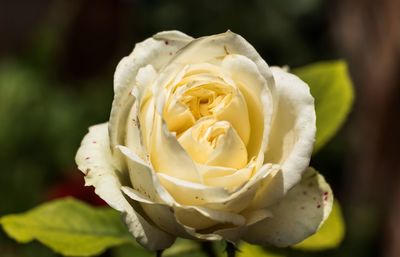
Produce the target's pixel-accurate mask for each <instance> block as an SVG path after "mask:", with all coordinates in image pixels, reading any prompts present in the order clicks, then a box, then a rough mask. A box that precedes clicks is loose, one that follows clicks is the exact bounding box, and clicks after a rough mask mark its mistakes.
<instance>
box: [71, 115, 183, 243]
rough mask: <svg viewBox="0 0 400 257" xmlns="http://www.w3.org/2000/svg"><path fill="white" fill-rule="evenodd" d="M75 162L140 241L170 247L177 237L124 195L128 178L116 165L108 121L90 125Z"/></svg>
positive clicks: (87, 180)
mask: <svg viewBox="0 0 400 257" xmlns="http://www.w3.org/2000/svg"><path fill="white" fill-rule="evenodd" d="M76 163H77V164H78V168H79V169H80V170H81V171H82V172H83V173H85V175H86V176H85V181H86V185H87V186H89V185H91V186H94V187H95V192H96V194H97V195H99V196H100V197H101V198H102V199H103V200H105V201H106V202H107V203H108V204H109V205H110V206H111V207H113V208H114V209H116V210H118V211H120V212H122V213H123V216H124V219H125V221H126V222H127V224H128V228H129V230H130V231H131V233H132V234H133V236H134V237H135V238H136V240H137V241H138V242H139V243H140V244H142V245H143V246H145V247H146V248H148V249H152V250H157V249H164V248H167V247H169V246H170V245H171V244H172V243H173V242H174V240H175V237H173V236H171V235H169V234H167V233H165V232H164V231H162V230H160V229H158V228H156V227H154V226H153V225H152V224H150V223H148V222H147V221H146V220H145V219H144V218H143V217H142V216H141V215H140V214H138V213H137V212H136V211H135V210H134V209H133V208H132V206H131V205H130V204H129V203H128V201H127V200H126V199H125V197H124V196H123V194H122V192H121V190H120V188H121V181H125V180H126V178H123V176H122V174H120V172H119V171H118V170H116V168H115V166H114V165H113V159H112V156H111V151H110V145H109V139H108V130H107V123H103V124H100V125H96V126H92V127H90V128H89V133H88V134H87V135H86V136H85V137H84V139H83V141H82V143H81V147H80V148H79V150H78V153H77V155H76Z"/></svg>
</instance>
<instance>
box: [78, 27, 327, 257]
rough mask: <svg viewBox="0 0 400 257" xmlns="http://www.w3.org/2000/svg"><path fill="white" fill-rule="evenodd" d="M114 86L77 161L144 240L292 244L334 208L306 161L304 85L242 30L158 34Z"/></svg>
mask: <svg viewBox="0 0 400 257" xmlns="http://www.w3.org/2000/svg"><path fill="white" fill-rule="evenodd" d="M114 93H115V96H114V101H113V104H112V110H111V115H110V120H109V121H108V122H107V123H104V124H99V125H95V126H92V127H90V128H89V133H88V134H87V135H86V136H85V138H84V139H83V141H82V144H81V147H80V149H79V151H78V153H77V156H76V162H77V164H78V166H79V169H80V170H82V171H83V172H84V173H85V180H86V185H92V186H94V187H95V190H96V193H97V194H98V195H99V196H100V197H101V198H102V199H104V200H105V201H106V202H107V203H108V204H109V205H110V206H111V207H113V208H115V209H117V210H118V211H120V212H122V214H123V218H124V221H125V222H126V224H127V226H128V228H129V230H130V232H131V233H132V234H133V235H134V237H135V238H136V240H137V241H138V242H139V243H140V244H142V245H143V246H145V247H146V248H148V249H152V250H159V249H164V248H167V247H169V246H170V245H171V244H172V243H173V242H174V240H175V238H176V237H183V238H189V239H200V240H222V239H225V240H228V241H230V242H233V243H235V242H237V241H238V240H245V241H247V242H250V243H256V244H262V245H266V244H273V245H277V246H288V245H292V244H295V243H298V242H300V241H302V240H303V239H305V238H306V237H308V236H310V235H311V234H313V233H315V232H316V231H317V230H318V228H319V227H320V226H321V224H322V222H323V221H324V220H325V219H326V218H327V216H328V214H329V213H330V211H331V208H332V200H333V196H332V192H331V190H330V187H329V185H328V184H327V183H326V182H325V180H324V179H323V177H322V176H320V175H318V173H317V172H316V171H315V170H314V169H312V168H309V167H308V165H309V161H310V157H311V153H312V148H313V144H314V140H315V132H316V127H315V110H314V99H313V97H312V96H311V94H310V91H309V88H308V86H307V84H305V83H304V82H303V81H302V80H300V79H299V78H298V77H296V76H295V75H293V74H290V73H288V72H287V71H285V70H283V69H281V68H278V67H269V66H268V65H267V63H266V62H265V61H264V60H263V59H262V58H261V57H260V55H259V54H258V53H257V52H256V50H255V49H254V48H253V47H252V46H251V45H250V44H249V43H248V42H247V41H246V40H245V39H243V38H242V37H241V36H240V35H237V34H235V33H232V32H230V31H228V32H226V33H222V34H218V35H212V36H206V37H201V38H197V39H193V38H192V37H189V36H187V35H185V34H183V33H181V32H178V31H165V32H160V33H158V34H156V35H154V36H153V37H151V38H149V39H147V40H145V41H143V42H141V43H139V44H137V45H136V46H135V48H134V50H133V52H132V53H131V54H130V55H129V56H127V57H125V58H123V59H122V60H121V62H120V63H119V64H118V66H117V69H116V72H115V76H114Z"/></svg>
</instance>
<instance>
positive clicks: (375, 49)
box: [0, 0, 400, 257]
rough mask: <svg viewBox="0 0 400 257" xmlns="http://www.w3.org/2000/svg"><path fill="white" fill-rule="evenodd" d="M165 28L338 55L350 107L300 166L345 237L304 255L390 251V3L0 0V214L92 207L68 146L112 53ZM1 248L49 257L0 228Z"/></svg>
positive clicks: (397, 217) (100, 108)
mask: <svg viewBox="0 0 400 257" xmlns="http://www.w3.org/2000/svg"><path fill="white" fill-rule="evenodd" d="M168 29H178V30H181V31H183V32H185V33H187V34H189V35H192V36H194V37H198V36H203V35H209V34H215V33H220V32H224V31H226V30H227V29H230V30H232V31H234V32H236V33H239V34H241V35H242V36H244V37H245V38H246V39H247V40H248V41H249V42H250V43H252V44H253V45H254V46H255V47H256V49H257V50H258V51H259V52H260V54H261V55H262V56H263V57H264V59H265V60H266V61H267V62H268V63H269V64H270V65H286V64H287V65H289V66H291V67H298V66H301V65H304V64H308V63H311V62H315V61H321V60H330V59H339V58H341V59H345V60H347V62H348V63H349V68H350V72H351V76H352V78H353V81H354V83H355V89H356V102H355V105H354V109H353V111H352V113H351V114H350V117H349V119H348V121H347V122H346V124H345V126H344V127H343V129H341V131H340V132H339V134H338V135H337V136H336V137H335V138H334V139H333V140H332V141H331V142H330V143H329V144H328V145H327V146H326V147H325V148H324V149H323V150H322V151H320V152H319V153H318V154H317V155H316V156H315V157H314V159H313V161H312V162H313V166H315V167H316V168H317V169H318V170H320V171H321V173H323V174H324V175H325V176H326V177H327V179H328V181H329V182H330V183H331V184H332V186H333V189H334V192H335V193H336V196H337V198H338V199H339V200H340V202H341V203H342V207H343V211H344V215H345V220H346V224H347V233H346V238H345V240H344V242H343V243H342V245H341V246H340V247H339V248H338V249H336V250H330V251H327V252H323V253H310V254H306V256H335V257H336V256H337V257H339V256H340V257H345V256H349V257H350V256H351V257H354V256H357V257H358V256H360V257H363V256H371V257H376V256H385V257H398V256H400V177H399V172H400V160H399V159H400V158H399V157H400V154H399V151H398V149H399V144H400V136H399V135H400V102H399V100H400V84H399V83H400V63H399V61H400V1H397V0H380V1H378V0H375V1H374V0H330V1H323V0H268V1H267V0H252V1H250V0H248V1H238V0H237V1H229V0H206V1H187V0H186V1H185V0H173V1H161V0H97V1H89V0H86V1H83V0H37V1H23V0H12V1H11V0H1V1H0V163H1V170H0V216H1V215H4V214H7V213H15V212H22V211H25V210H27V209H29V208H31V207H33V206H35V205H37V204H39V203H41V202H43V201H46V200H49V199H52V198H56V197H62V196H65V195H73V196H75V197H78V198H80V199H83V200H85V201H88V202H90V203H92V204H101V201H99V199H97V198H95V197H94V195H93V192H92V191H91V190H90V189H88V188H86V189H83V186H82V185H83V178H82V176H81V174H80V173H79V172H78V171H77V170H76V166H75V163H74V155H75V151H76V149H77V148H78V146H79V143H80V140H81V139H82V137H83V135H84V134H85V133H86V131H87V127H88V126H89V125H91V124H95V123H100V122H104V121H106V120H107V119H108V116H109V110H110V106H111V101H112V97H113V92H112V81H113V72H114V69H115V67H116V65H117V63H118V61H119V60H120V59H121V58H122V57H123V56H125V55H128V54H129V53H130V51H131V50H132V49H133V46H134V44H135V43H136V42H138V41H141V40H143V39H145V38H147V37H149V36H151V35H152V34H154V33H156V32H159V31H162V30H168ZM0 254H1V256H10V257H13V256H15V257H17V256H18V257H19V256H27V257H31V256H32V257H34V256H35V257H37V256H41V257H50V256H57V255H56V254H54V253H53V252H51V251H50V250H48V249H47V248H46V247H44V246H41V245H40V244H38V243H29V244H26V245H18V244H17V243H15V242H14V241H12V240H11V239H9V238H7V236H6V235H5V234H4V232H3V231H0ZM104 256H112V254H111V253H110V252H107V253H105V254H104Z"/></svg>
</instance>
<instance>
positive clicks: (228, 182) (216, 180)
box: [203, 167, 253, 192]
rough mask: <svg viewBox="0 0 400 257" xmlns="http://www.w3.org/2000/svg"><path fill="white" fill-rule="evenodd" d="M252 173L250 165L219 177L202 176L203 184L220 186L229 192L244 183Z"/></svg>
mask: <svg viewBox="0 0 400 257" xmlns="http://www.w3.org/2000/svg"><path fill="white" fill-rule="evenodd" d="M252 174H253V169H252V168H251V167H246V168H243V169H240V170H236V172H234V173H233V174H231V175H226V176H219V177H209V178H203V179H204V184H206V185H208V186H220V187H223V188H224V189H225V190H228V191H229V192H233V191H234V190H235V189H237V188H239V187H240V186H242V185H243V184H244V183H246V182H247V181H248V180H249V179H250V177H251V175H252Z"/></svg>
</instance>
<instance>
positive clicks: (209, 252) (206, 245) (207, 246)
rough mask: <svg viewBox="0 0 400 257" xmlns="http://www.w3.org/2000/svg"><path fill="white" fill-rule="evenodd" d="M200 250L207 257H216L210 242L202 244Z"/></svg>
mask: <svg viewBox="0 0 400 257" xmlns="http://www.w3.org/2000/svg"><path fill="white" fill-rule="evenodd" d="M201 249H202V250H203V252H205V253H206V254H207V256H208V257H217V255H216V254H215V252H214V248H213V244H212V243H211V242H202V243H201Z"/></svg>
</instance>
